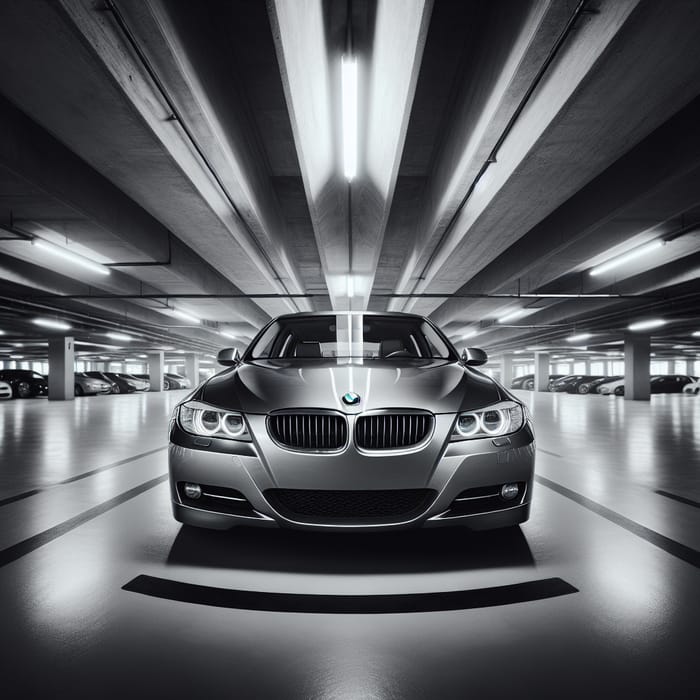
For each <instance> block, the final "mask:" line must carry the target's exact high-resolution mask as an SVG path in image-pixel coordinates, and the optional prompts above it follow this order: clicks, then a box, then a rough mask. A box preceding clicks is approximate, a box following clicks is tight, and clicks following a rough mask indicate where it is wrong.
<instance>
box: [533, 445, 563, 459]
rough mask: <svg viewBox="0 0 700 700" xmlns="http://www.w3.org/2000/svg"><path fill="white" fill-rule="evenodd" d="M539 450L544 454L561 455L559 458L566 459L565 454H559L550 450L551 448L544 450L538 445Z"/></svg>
mask: <svg viewBox="0 0 700 700" xmlns="http://www.w3.org/2000/svg"><path fill="white" fill-rule="evenodd" d="M537 451H538V452H544V454H546V455H551V456H552V457H559V459H564V456H563V455H558V454H557V453H556V452H550V451H549V450H543V449H542V448H541V447H538V448H537Z"/></svg>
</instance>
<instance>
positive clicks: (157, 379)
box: [148, 350, 165, 391]
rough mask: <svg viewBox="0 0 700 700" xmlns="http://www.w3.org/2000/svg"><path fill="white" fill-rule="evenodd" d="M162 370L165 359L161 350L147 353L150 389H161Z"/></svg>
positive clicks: (163, 370) (163, 369)
mask: <svg viewBox="0 0 700 700" xmlns="http://www.w3.org/2000/svg"><path fill="white" fill-rule="evenodd" d="M164 372H165V359H164V357H163V351H162V350H160V351H159V352H150V353H148V377H149V381H150V382H151V389H150V390H151V391H163V373H164Z"/></svg>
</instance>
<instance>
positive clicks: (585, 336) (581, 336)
mask: <svg viewBox="0 0 700 700" xmlns="http://www.w3.org/2000/svg"><path fill="white" fill-rule="evenodd" d="M592 335H593V334H592V333H579V334H578V335H570V336H569V337H568V338H567V339H566V340H567V342H569V343H578V342H579V340H588V338H590V337H591V336H592Z"/></svg>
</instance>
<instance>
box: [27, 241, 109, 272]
mask: <svg viewBox="0 0 700 700" xmlns="http://www.w3.org/2000/svg"><path fill="white" fill-rule="evenodd" d="M32 245H33V246H36V247H37V248H39V249H40V250H45V251H46V252H47V253H51V254H52V255H55V256H56V257H58V258H63V259H64V260H67V261H68V262H72V263H73V264H74V265H81V266H82V267H84V268H86V269H88V270H92V272H97V273H98V274H100V275H108V274H109V268H108V267H105V266H104V265H100V263H97V262H95V261H94V260H88V258H84V257H83V256H82V255H76V254H75V253H71V252H70V251H68V250H65V248H61V247H60V246H57V245H53V244H52V243H47V242H46V241H44V240H42V239H41V238H33V239H32Z"/></svg>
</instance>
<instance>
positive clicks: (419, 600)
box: [122, 574, 578, 615]
mask: <svg viewBox="0 0 700 700" xmlns="http://www.w3.org/2000/svg"><path fill="white" fill-rule="evenodd" d="M122 588H123V589H124V590H125V591H132V592H134V593H142V594H143V595H148V596H153V597H155V598H165V599H167V600H177V601H179V602H182V603H196V604H198V605H212V606H215V607H218V608H238V609H240V610H265V611H269V612H294V613H323V614H373V615H376V614H383V613H418V612H436V611H442V610H468V609H470V608H488V607H493V606H498V605H510V604H512V603H525V602H527V601H531V600H543V599H545V598H554V597H556V596H562V595H568V594H569V593H577V592H578V589H576V588H574V587H573V586H572V585H571V584H570V583H567V582H566V581H563V580H562V579H560V578H547V579H541V580H539V581H526V582H525V583H515V584H511V585H508V586H496V587H493V588H476V589H473V590H469V591H447V592H444V593H406V594H397V595H309V594H301V593H266V592H259V591H238V590H229V589H226V588H214V587H212V586H201V585H198V584H194V583H183V582H181V581H171V580H169V579H164V578H157V577H155V576H146V575H143V574H142V575H141V576H137V577H136V578H135V579H133V580H131V581H129V583H127V584H126V585H124V586H122Z"/></svg>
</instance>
